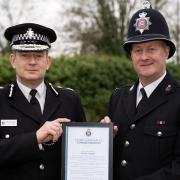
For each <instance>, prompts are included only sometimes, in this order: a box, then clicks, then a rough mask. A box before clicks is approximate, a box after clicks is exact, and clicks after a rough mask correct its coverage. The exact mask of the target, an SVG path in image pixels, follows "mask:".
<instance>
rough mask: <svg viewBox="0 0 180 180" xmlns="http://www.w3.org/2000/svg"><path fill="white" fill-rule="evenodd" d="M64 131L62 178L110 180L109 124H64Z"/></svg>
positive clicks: (69, 179)
mask: <svg viewBox="0 0 180 180" xmlns="http://www.w3.org/2000/svg"><path fill="white" fill-rule="evenodd" d="M65 133H66V134H65V136H66V141H65V154H64V155H65V169H64V173H65V175H64V180H110V174H109V173H110V169H111V168H110V167H109V166H110V159H111V158H110V157H109V156H110V148H109V147H110V142H111V141H110V138H111V136H110V135H109V134H110V128H109V126H91V125H88V126H82V125H81V126H66V130H65ZM111 153H112V152H111Z"/></svg>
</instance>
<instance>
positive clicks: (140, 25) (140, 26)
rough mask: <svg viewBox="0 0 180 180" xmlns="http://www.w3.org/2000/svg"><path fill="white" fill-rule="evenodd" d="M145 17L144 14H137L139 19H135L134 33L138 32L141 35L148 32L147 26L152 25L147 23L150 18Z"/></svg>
mask: <svg viewBox="0 0 180 180" xmlns="http://www.w3.org/2000/svg"><path fill="white" fill-rule="evenodd" d="M146 15H147V13H146V12H142V13H139V18H138V19H136V23H135V24H134V27H135V28H136V31H139V32H140V33H141V34H142V33H143V32H144V30H149V26H150V25H151V24H152V23H151V22H150V21H149V19H150V17H146Z"/></svg>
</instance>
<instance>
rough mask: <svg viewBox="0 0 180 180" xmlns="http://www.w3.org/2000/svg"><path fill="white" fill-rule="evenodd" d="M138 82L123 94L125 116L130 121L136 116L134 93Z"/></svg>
mask: <svg viewBox="0 0 180 180" xmlns="http://www.w3.org/2000/svg"><path fill="white" fill-rule="evenodd" d="M137 85H138V81H136V82H135V84H134V85H133V86H132V87H131V88H130V89H128V90H127V91H126V92H125V95H124V98H123V104H124V106H125V109H126V114H127V116H128V118H129V119H130V120H132V119H133V118H134V116H135V114H136V92H137Z"/></svg>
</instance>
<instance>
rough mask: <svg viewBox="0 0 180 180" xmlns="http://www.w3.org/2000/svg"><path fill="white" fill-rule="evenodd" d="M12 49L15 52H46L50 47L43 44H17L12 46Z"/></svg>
mask: <svg viewBox="0 0 180 180" xmlns="http://www.w3.org/2000/svg"><path fill="white" fill-rule="evenodd" d="M11 49H12V50H15V51H44V50H47V49H49V46H48V45H42V44H17V45H12V46H11Z"/></svg>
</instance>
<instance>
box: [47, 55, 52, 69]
mask: <svg viewBox="0 0 180 180" xmlns="http://www.w3.org/2000/svg"><path fill="white" fill-rule="evenodd" d="M51 63H52V60H51V57H50V56H47V67H46V70H48V69H49V68H50V66H51Z"/></svg>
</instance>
